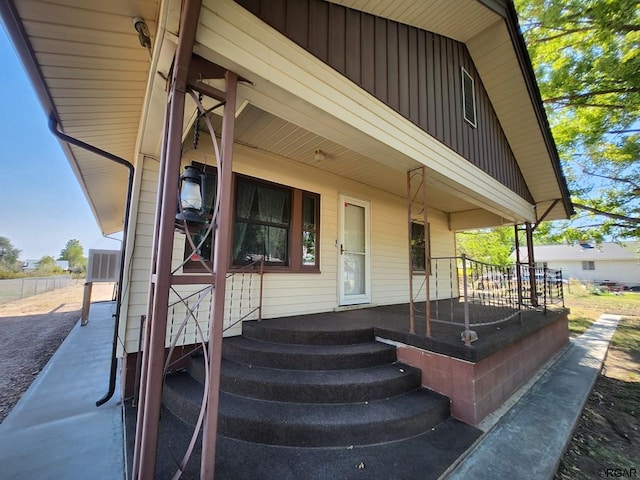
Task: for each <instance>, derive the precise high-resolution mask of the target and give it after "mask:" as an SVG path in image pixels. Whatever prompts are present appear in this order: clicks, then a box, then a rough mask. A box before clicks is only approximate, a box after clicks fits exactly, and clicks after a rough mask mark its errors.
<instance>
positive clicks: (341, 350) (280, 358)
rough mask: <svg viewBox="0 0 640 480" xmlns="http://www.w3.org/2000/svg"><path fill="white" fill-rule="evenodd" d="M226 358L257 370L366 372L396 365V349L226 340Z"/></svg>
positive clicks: (376, 345)
mask: <svg viewBox="0 0 640 480" xmlns="http://www.w3.org/2000/svg"><path fill="white" fill-rule="evenodd" d="M223 355H224V357H225V358H227V359H229V360H233V361H236V362H240V363H246V364H248V365H253V366H257V367H271V368H288V369H292V370H339V369H351V368H366V367H375V366H378V365H384V364H387V363H392V362H395V361H396V358H397V354H396V348H395V347H393V346H391V345H386V344H384V343H380V342H374V341H370V342H366V343H357V344H353V345H301V344H284V343H274V342H266V341H262V340H255V339H252V338H247V337H233V338H227V339H225V341H224V343H223Z"/></svg>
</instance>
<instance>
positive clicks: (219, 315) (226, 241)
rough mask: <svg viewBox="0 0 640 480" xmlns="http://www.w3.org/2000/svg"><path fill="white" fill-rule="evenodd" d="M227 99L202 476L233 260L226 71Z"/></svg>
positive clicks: (212, 454)
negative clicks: (228, 279) (227, 285)
mask: <svg viewBox="0 0 640 480" xmlns="http://www.w3.org/2000/svg"><path fill="white" fill-rule="evenodd" d="M224 78H225V83H226V97H225V98H226V103H225V106H224V115H223V118H222V152H221V159H220V160H221V161H220V166H219V175H220V177H221V179H222V181H221V182H220V191H219V192H218V195H219V198H220V211H219V212H218V230H217V233H216V237H215V255H214V259H213V271H214V272H215V275H216V278H219V279H220V281H219V282H217V283H216V287H215V289H214V296H213V302H212V304H211V321H212V324H211V328H209V379H210V381H209V391H208V392H207V411H206V414H205V419H204V427H203V432H202V458H201V463H200V478H201V479H213V477H214V474H215V465H216V436H217V433H218V405H219V403H220V368H221V364H222V332H223V329H224V304H225V290H226V285H225V281H224V280H225V278H226V276H227V270H228V268H229V263H230V260H231V232H232V229H231V221H232V200H233V199H232V198H231V185H232V180H233V179H232V161H233V131H234V125H235V113H236V92H237V87H238V76H237V75H236V74H235V73H232V72H229V71H227V72H226V73H225V77H224Z"/></svg>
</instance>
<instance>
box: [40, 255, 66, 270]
mask: <svg viewBox="0 0 640 480" xmlns="http://www.w3.org/2000/svg"><path fill="white" fill-rule="evenodd" d="M34 273H35V274H36V275H53V274H54V273H62V269H61V268H60V267H58V266H57V265H56V260H55V258H53V257H52V256H49V255H45V256H44V257H42V258H41V259H40V261H39V262H38V266H37V267H36V270H35V272H34Z"/></svg>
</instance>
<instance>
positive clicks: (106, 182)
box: [0, 0, 572, 233]
mask: <svg viewBox="0 0 640 480" xmlns="http://www.w3.org/2000/svg"><path fill="white" fill-rule="evenodd" d="M180 3H181V2H180V1H178V0H164V1H162V0H112V1H109V2H98V1H91V2H82V3H81V4H80V3H78V2H77V0H56V1H55V2H51V1H44V0H24V1H20V2H16V1H15V0H8V1H5V2H0V13H1V14H2V18H3V20H4V23H5V25H6V26H7V30H8V32H9V34H10V36H11V38H12V40H13V43H14V45H15V47H16V50H17V51H18V54H19V56H20V57H21V59H22V62H23V64H24V65H25V69H26V71H27V73H28V75H29V77H30V79H31V81H32V83H33V85H34V87H35V90H36V93H37V94H38V96H39V99H40V101H41V103H42V105H43V107H44V109H45V112H46V113H47V115H50V116H51V115H52V116H54V117H55V118H56V119H57V120H58V123H59V124H60V126H61V129H62V130H63V131H64V132H65V133H67V134H68V135H71V136H73V137H76V138H78V139H80V140H82V141H84V142H86V143H89V144H92V145H95V146H97V147H98V148H101V149H102V150H106V151H108V152H111V153H113V154H115V155H117V156H119V157H121V158H124V159H126V160H128V161H130V162H131V163H133V164H135V163H136V160H137V155H138V152H140V151H143V149H142V147H137V145H138V144H139V142H140V141H141V140H140V137H141V128H140V127H141V126H142V125H144V123H145V121H146V120H145V118H143V116H144V115H145V112H146V110H145V105H144V104H145V101H146V102H149V101H151V100H150V99H149V93H148V92H149V91H150V90H149V89H150V87H149V85H151V83H152V81H153V78H154V74H155V73H154V74H152V73H151V72H152V71H153V72H155V70H156V67H155V62H157V61H158V60H157V58H156V57H154V59H153V61H151V60H150V58H149V55H148V52H147V51H146V50H145V49H144V48H142V47H141V46H140V44H139V41H138V38H137V33H136V31H135V30H134V28H133V22H132V19H133V18H134V17H138V16H139V17H142V18H144V20H145V22H146V23H147V25H148V27H149V30H150V33H151V37H152V44H153V45H154V47H156V48H155V51H156V52H159V51H161V49H160V48H159V47H158V45H156V38H158V37H156V36H157V35H158V32H160V31H162V32H167V33H168V36H170V37H171V36H173V38H175V35H176V34H177V29H178V22H177V18H178V14H179V11H180ZM208 3H210V2H208V1H207V0H205V1H204V4H205V5H206V4H208ZM334 3H340V4H342V5H344V6H347V7H350V8H354V9H358V10H362V11H367V12H369V13H372V14H374V15H379V16H383V17H386V18H390V19H394V20H397V21H400V22H404V23H407V24H411V25H414V26H417V27H419V28H424V29H426V30H430V31H433V32H435V33H439V34H441V35H445V36H448V37H451V38H454V39H457V40H460V41H463V42H465V43H466V45H467V47H468V49H469V51H470V53H471V55H472V57H473V60H474V63H475V65H476V67H477V69H478V71H479V73H480V76H481V79H482V82H483V84H484V86H485V88H486V90H487V92H488V94H489V96H490V98H491V101H492V103H493V106H494V109H495V111H496V113H497V115H498V117H499V119H500V122H501V124H502V127H503V129H504V132H505V134H506V136H507V138H508V140H509V142H510V145H511V147H512V150H513V152H514V154H515V157H516V159H517V161H518V164H519V166H520V168H521V170H522V172H523V175H524V177H525V180H526V182H527V186H528V188H529V190H530V191H531V193H532V195H533V198H534V201H535V203H536V206H537V211H538V216H541V215H543V214H544V213H545V212H547V210H548V209H549V208H550V207H552V206H553V207H552V208H551V210H550V211H549V212H548V216H547V219H557V218H566V217H567V216H568V215H569V214H571V213H572V207H571V204H570V200H569V194H568V189H567V186H566V182H565V180H564V177H563V176H562V172H561V169H560V164H559V160H558V156H557V152H556V151H555V146H554V143H553V140H552V137H551V134H550V131H549V127H548V124H547V122H546V117H545V115H544V111H543V109H542V103H541V100H540V96H539V92H538V90H537V86H536V83H535V79H534V76H533V71H532V69H531V66H530V62H529V59H528V56H527V53H526V48H525V46H524V41H523V40H522V37H521V35H520V33H519V29H518V25H517V18H516V13H515V10H514V8H513V5H512V3H511V1H510V0H482V1H480V0H456V2H450V1H449V0H432V1H430V2H424V1H417V0H397V1H394V2H371V1H368V0H342V1H339V0H335V1H334ZM80 5H81V6H80ZM461 18H464V19H465V21H460V19H461ZM157 43H161V41H158V42H157ZM187 116H188V115H187ZM292 141H295V139H294V140H292ZM158 142H159V139H158ZM145 147H146V146H145ZM155 147H156V148H155V151H156V152H158V151H159V145H157V146H155ZM63 148H64V149H65V153H66V155H67V157H68V158H69V161H70V163H71V166H72V168H73V170H74V172H75V174H76V177H77V178H78V180H79V182H80V185H81V186H82V188H83V189H84V192H85V194H86V196H87V198H88V200H89V203H90V205H91V207H92V209H93V212H94V215H95V217H96V219H97V221H98V224H99V226H100V227H101V229H102V231H103V232H104V233H112V232H115V231H118V230H121V229H122V221H123V212H124V203H125V197H126V195H125V193H126V192H125V191H126V183H127V180H126V179H127V172H126V170H125V169H124V168H122V167H121V166H119V165H116V164H114V163H111V162H109V161H108V160H105V159H103V158H101V157H99V156H97V155H95V154H93V153H88V152H86V151H84V150H82V149H79V148H77V147H74V146H69V145H67V144H63ZM144 151H145V153H149V152H148V151H147V150H144Z"/></svg>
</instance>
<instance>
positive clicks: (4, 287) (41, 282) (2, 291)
mask: <svg viewBox="0 0 640 480" xmlns="http://www.w3.org/2000/svg"><path fill="white" fill-rule="evenodd" d="M78 281H80V280H76V279H73V278H72V277H71V275H54V276H51V277H24V278H12V279H8V280H0V303H6V302H10V301H12V300H18V299H20V298H26V297H31V296H33V295H38V294H40V293H44V292H49V291H51V290H55V289H57V288H64V287H68V286H70V285H74V284H75V283H77V282H78Z"/></svg>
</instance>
